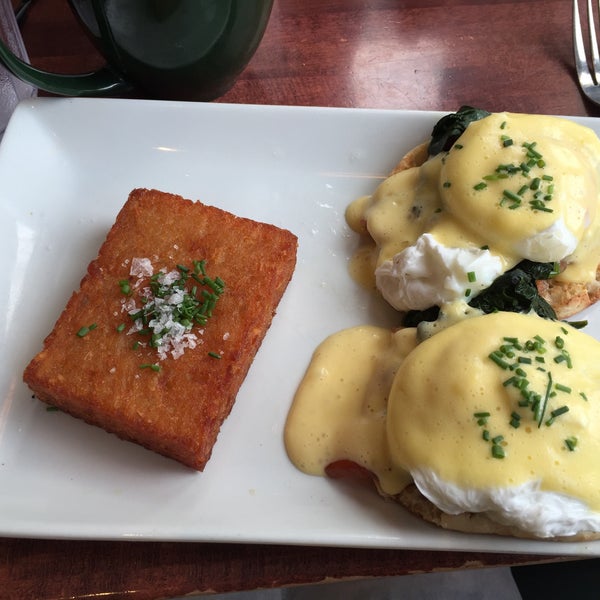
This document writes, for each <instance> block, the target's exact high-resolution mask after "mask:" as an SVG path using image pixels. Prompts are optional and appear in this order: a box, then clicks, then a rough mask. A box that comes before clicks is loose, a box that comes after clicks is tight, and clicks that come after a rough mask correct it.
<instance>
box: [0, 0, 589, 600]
mask: <svg viewBox="0 0 600 600" xmlns="http://www.w3.org/2000/svg"><path fill="white" fill-rule="evenodd" d="M16 3H17V2H16V1H15V4H16ZM570 4H571V3H570V2H567V1H566V0H513V1H512V2H511V1H509V0H479V1H478V0H462V1H461V0H445V1H444V0H276V3H275V8H274V11H273V15H272V18H271V21H270V24H269V27H268V30H267V33H266V35H265V38H264V40H263V42H262V45H261V47H260V48H259V50H258V52H257V54H256V56H255V57H254V59H253V60H252V62H251V64H250V66H249V67H248V68H247V69H246V71H245V72H244V73H243V75H242V76H241V77H240V79H239V81H238V82H237V83H236V85H235V86H234V87H233V88H232V89H231V90H230V91H229V92H228V93H227V94H226V95H225V96H224V97H223V98H222V99H221V100H222V101H224V102H240V103H259V104H297V105H317V106H342V107H364V108H397V109H425V110H447V111H452V110H455V109H456V108H457V107H458V106H460V105H461V104H472V105H475V106H480V107H485V108H487V109H489V110H504V109H507V110H511V111H521V112H538V113H546V114H565V115H586V114H587V115H595V114H597V111H598V109H597V108H596V107H594V106H593V105H590V104H588V103H586V102H584V100H583V99H582V97H581V95H580V93H579V90H578V88H577V86H576V83H575V76H574V70H573V60H572V50H571V7H570ZM22 29H23V35H24V38H25V41H26V45H27V48H28V51H29V55H30V58H31V61H32V63H33V64H34V65H36V66H39V67H41V68H45V69H48V70H54V71H61V72H79V71H85V70H89V69H92V68H95V67H97V66H99V65H100V64H102V59H101V57H99V56H98V54H97V53H96V52H95V50H94V48H93V47H92V45H91V44H90V42H89V41H88V39H87V38H86V37H85V35H84V34H83V33H82V32H81V31H80V30H79V28H78V25H77V23H76V21H75V19H74V17H73V16H72V14H71V13H70V11H69V9H68V7H67V4H66V2H65V1H63V0H39V1H38V2H36V3H35V5H34V6H33V7H32V8H31V10H30V12H29V14H28V16H27V18H26V20H25V22H24V24H23V27H22ZM556 550H557V552H560V545H557V546H556ZM559 559H560V557H559V556H557V557H552V560H559ZM545 560H550V558H549V557H541V556H526V555H525V556H524V555H494V554H481V553H447V552H434V551H419V552H414V551H402V550H365V549H344V548H341V549H340V548H337V549H336V548H305V547H288V546H260V545H219V544H202V543H154V542H135V543H132V542H105V541H102V542H94V541H52V540H26V539H24V540H22V539H1V540H0V598H2V599H4V598H15V599H19V600H25V599H28V598H36V599H40V600H43V599H57V598H70V599H77V598H80V599H81V598H95V597H102V598H104V599H107V600H109V599H110V600H115V599H117V598H127V599H136V600H150V599H155V598H166V597H167V598H168V597H172V596H176V595H184V594H191V593H193V592H198V593H200V592H208V591H216V592H225V591H233V590H243V589H252V588H261V587H279V586H284V585H289V584H299V583H308V582H318V581H323V580H335V579H340V578H348V577H370V576H385V575H403V574H408V573H415V572H428V571H435V570H440V569H461V568H471V567H482V566H496V565H514V564H526V563H529V562H539V561H545Z"/></svg>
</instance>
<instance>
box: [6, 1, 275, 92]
mask: <svg viewBox="0 0 600 600" xmlns="http://www.w3.org/2000/svg"><path fill="white" fill-rule="evenodd" d="M69 3H70V4H71V7H72V8H73V10H74V11H75V14H76V15H77V16H78V18H79V20H80V22H81V23H82V25H83V26H84V27H85V29H86V30H87V31H88V33H89V34H90V36H91V37H92V39H93V41H94V43H95V44H96V46H97V48H98V49H99V51H100V52H101V53H102V54H103V56H104V58H105V59H106V62H107V65H106V67H104V68H102V69H100V70H99V71H96V72H93V73H87V74H82V75H60V74H56V73H49V72H46V71H41V70H39V69H35V68H33V67H31V66H30V65H28V64H27V63H25V62H23V61H21V60H20V59H19V58H17V57H16V56H15V55H14V54H13V53H12V52H10V50H9V49H8V48H7V46H6V45H5V44H3V43H2V42H1V40H0V61H1V62H2V63H4V65H5V66H6V67H7V68H8V69H9V70H10V71H12V72H13V73H14V74H15V75H16V76H17V77H19V78H20V79H22V80H23V81H25V82H27V83H29V84H31V85H33V86H35V87H37V88H38V89H40V90H44V91H47V92H51V93H54V94H61V95H65V96H100V95H119V94H124V93H126V92H127V91H128V90H139V92H140V93H142V94H143V95H145V96H150V97H154V98H161V99H177V100H212V99H214V98H217V97H219V96H221V95H222V94H224V93H225V92H226V91H227V90H228V89H229V88H230V87H231V86H232V85H233V83H234V81H235V80H236V78H237V77H238V75H239V74H240V73H241V72H242V70H243V69H244V68H245V67H246V65H247V64H248V62H249V61H250V59H251V58H252V56H253V55H254V52H255V51H256V49H257V47H258V45H259V43H260V41H261V39H262V37H263V34H264V32H265V29H266V26H267V23H268V20H269V16H270V14H271V8H272V5H273V0H69Z"/></svg>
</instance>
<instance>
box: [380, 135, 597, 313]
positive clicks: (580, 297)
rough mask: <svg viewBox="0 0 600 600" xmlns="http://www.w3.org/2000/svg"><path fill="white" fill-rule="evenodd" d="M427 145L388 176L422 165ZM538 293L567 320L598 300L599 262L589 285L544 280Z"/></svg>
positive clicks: (415, 150)
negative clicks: (594, 278)
mask: <svg viewBox="0 0 600 600" xmlns="http://www.w3.org/2000/svg"><path fill="white" fill-rule="evenodd" d="M427 147H428V143H427V142H424V143H422V144H420V145H418V146H416V147H415V148H413V149H412V150H409V151H408V152H407V153H406V154H405V155H404V156H403V157H402V158H401V159H400V162H399V163H398V164H397V165H396V166H395V167H394V168H393V169H392V171H391V173H390V175H394V174H396V173H399V172H400V171H404V170H406V169H411V168H413V167H418V166H420V165H422V164H423V163H424V162H425V161H426V160H427V158H428V154H427ZM536 284H537V288H538V293H539V294H540V296H541V297H542V298H544V300H546V302H548V303H549V304H550V306H552V308H553V309H554V312H555V313H556V316H557V318H558V319H567V318H569V317H572V316H573V315H574V314H576V313H578V312H581V311H582V310H584V309H585V308H588V307H589V306H591V305H592V304H594V303H596V302H598V300H600V261H599V265H598V269H597V270H596V280H595V281H593V282H591V283H578V282H565V281H559V280H556V279H545V280H539V281H537V282H536Z"/></svg>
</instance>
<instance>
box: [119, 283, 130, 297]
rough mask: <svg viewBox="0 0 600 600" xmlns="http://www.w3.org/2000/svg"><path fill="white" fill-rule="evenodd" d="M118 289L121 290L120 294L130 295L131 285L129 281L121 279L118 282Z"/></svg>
mask: <svg viewBox="0 0 600 600" xmlns="http://www.w3.org/2000/svg"><path fill="white" fill-rule="evenodd" d="M119 287H120V288H121V292H122V293H123V294H125V295H127V296H128V295H129V294H131V285H129V281H128V280H127V279H121V281H119Z"/></svg>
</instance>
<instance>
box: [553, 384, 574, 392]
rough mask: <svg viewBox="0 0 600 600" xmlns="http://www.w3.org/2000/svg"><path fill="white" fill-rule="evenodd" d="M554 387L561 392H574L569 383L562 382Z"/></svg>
mask: <svg viewBox="0 0 600 600" xmlns="http://www.w3.org/2000/svg"><path fill="white" fill-rule="evenodd" d="M554 389H556V390H558V391H559V392H566V393H567V394H570V393H571V392H572V388H570V387H569V386H568V385H563V384H562V383H556V384H554Z"/></svg>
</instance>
